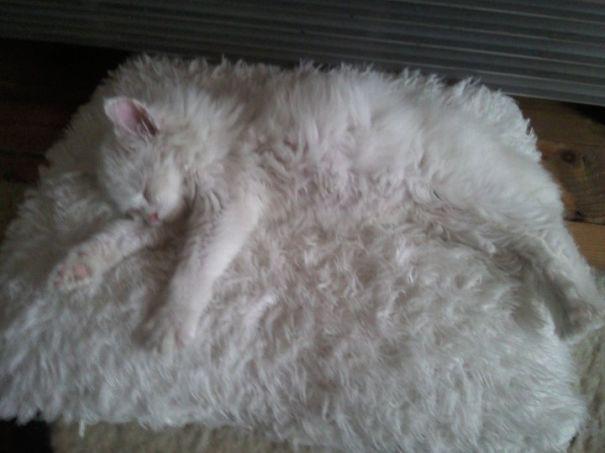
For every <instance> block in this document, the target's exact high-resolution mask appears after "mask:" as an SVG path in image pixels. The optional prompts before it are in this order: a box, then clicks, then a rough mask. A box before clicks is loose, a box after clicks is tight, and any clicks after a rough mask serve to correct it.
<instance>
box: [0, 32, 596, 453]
mask: <svg viewBox="0 0 605 453" xmlns="http://www.w3.org/2000/svg"><path fill="white" fill-rule="evenodd" d="M126 57H127V54H126V53H125V52H121V51H114V50H102V49H91V48H82V47H72V46H65V45H57V44H40V43H27V42H18V41H6V40H0V213H2V212H4V213H12V212H14V206H9V205H8V204H9V203H12V204H14V203H15V202H14V200H15V197H14V196H12V191H21V190H22V188H23V187H24V186H27V185H33V184H35V183H36V180H37V174H38V172H37V168H38V166H39V165H41V164H44V157H43V153H44V152H45V150H46V149H47V148H48V147H49V145H50V144H52V143H53V142H54V141H55V140H57V139H58V138H59V137H60V136H61V133H62V130H63V129H64V128H65V126H66V125H67V123H68V121H69V118H70V116H71V114H72V113H73V112H74V111H75V109H76V107H77V106H78V105H80V104H82V103H83V102H85V101H86V100H87V99H88V97H89V95H90V93H91V92H92V90H93V89H94V87H95V86H96V85H97V84H98V83H99V81H100V80H101V79H102V78H103V77H104V75H105V74H106V72H107V71H108V70H109V69H112V68H114V67H116V66H117V65H118V64H119V63H120V62H121V61H122V60H123V59H124V58H126ZM518 102H519V105H520V106H521V109H522V110H523V113H524V114H525V116H526V117H527V118H529V119H530V120H531V124H532V127H533V128H534V130H535V131H536V133H537V135H538V137H539V148H540V150H541V152H542V155H543V160H544V164H545V165H546V167H547V168H548V169H549V170H550V171H551V172H552V174H553V175H554V176H555V177H556V179H557V180H558V181H559V183H560V185H561V187H562V189H563V193H564V197H563V199H564V202H565V206H566V217H567V219H568V220H569V227H570V229H571V231H572V233H573V235H574V237H575V239H576V241H577V243H578V245H579V246H580V249H581V250H582V251H583V253H584V254H585V256H586V257H587V258H588V260H589V261H590V262H591V263H592V264H593V265H594V266H596V267H599V268H601V269H605V108H596V107H586V106H579V105H572V104H565V103H560V102H552V101H544V100H537V99H525V98H519V99H518ZM9 217H10V214H4V217H2V216H0V238H1V232H2V231H3V229H4V228H3V227H4V226H5V224H6V222H8V221H9ZM32 426H34V428H33V431H32V428H29V429H25V430H23V429H22V430H12V429H10V428H9V425H7V424H0V453H3V452H13V451H14V452H17V451H48V450H47V449H48V446H47V445H45V442H47V440H44V439H47V436H46V435H45V434H44V433H43V432H42V434H40V433H41V431H40V430H41V429H42V431H43V428H40V425H32ZM32 433H33V434H32ZM32 436H34V437H35V436H38V437H37V438H39V439H42V440H41V441H40V443H39V444H36V445H39V448H40V449H39V450H38V449H35V448H33V447H31V446H30V443H28V442H29V441H31V440H32V439H33V438H34V437H32ZM45 436H46V437H45Z"/></svg>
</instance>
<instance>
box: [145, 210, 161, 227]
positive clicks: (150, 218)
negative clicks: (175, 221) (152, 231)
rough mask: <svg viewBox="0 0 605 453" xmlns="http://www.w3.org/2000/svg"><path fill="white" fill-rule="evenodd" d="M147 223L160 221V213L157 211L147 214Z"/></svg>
mask: <svg viewBox="0 0 605 453" xmlns="http://www.w3.org/2000/svg"><path fill="white" fill-rule="evenodd" d="M147 220H148V221H149V223H151V224H154V223H158V222H159V221H160V215H159V214H158V213H157V212H152V213H151V214H149V215H148V216H147Z"/></svg>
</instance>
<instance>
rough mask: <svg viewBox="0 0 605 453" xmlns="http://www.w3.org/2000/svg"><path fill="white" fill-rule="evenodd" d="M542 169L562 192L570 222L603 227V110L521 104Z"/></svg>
mask: <svg viewBox="0 0 605 453" xmlns="http://www.w3.org/2000/svg"><path fill="white" fill-rule="evenodd" d="M517 101H518V103H519V106H520V107H521V109H522V111H523V114H524V115H525V117H526V118H528V119H529V120H530V122H531V125H532V128H533V129H534V131H535V132H536V134H537V135H538V138H539V141H538V148H539V149H540V151H541V152H542V156H543V163H544V165H545V166H546V168H547V169H548V170H549V171H550V172H551V173H552V174H553V176H554V177H555V178H556V180H557V181H558V182H559V184H560V186H561V188H562V190H563V200H564V202H565V207H566V218H567V219H569V220H581V221H584V222H590V223H598V224H605V108H601V107H588V106H580V105H573V104H565V103H562V102H555V101H547V100H542V99H527V98H517Z"/></svg>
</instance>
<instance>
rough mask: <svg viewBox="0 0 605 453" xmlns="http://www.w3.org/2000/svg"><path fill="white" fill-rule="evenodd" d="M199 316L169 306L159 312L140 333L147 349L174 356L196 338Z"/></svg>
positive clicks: (145, 324) (190, 311) (192, 312)
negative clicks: (173, 354)
mask: <svg viewBox="0 0 605 453" xmlns="http://www.w3.org/2000/svg"><path fill="white" fill-rule="evenodd" d="M198 318H199V314H198V313H197V312H194V311H192V310H187V309H183V308H178V307H172V306H170V305H169V304H168V305H165V306H163V307H161V308H160V309H159V310H157V311H156V312H155V313H154V314H153V316H151V317H150V318H149V319H148V320H147V321H146V322H145V323H144V324H143V325H142V326H141V327H140V328H139V331H138V335H137V336H138V337H139V340H140V342H141V343H142V344H143V346H144V347H145V348H146V349H149V350H151V351H153V352H156V353H160V354H172V353H174V352H176V351H178V350H180V349H183V348H184V347H186V346H187V345H189V344H190V343H191V342H192V341H193V339H194V338H195V334H196V330H197V323H198Z"/></svg>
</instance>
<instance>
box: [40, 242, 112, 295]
mask: <svg viewBox="0 0 605 453" xmlns="http://www.w3.org/2000/svg"><path fill="white" fill-rule="evenodd" d="M100 267H101V266H100V262H99V260H98V259H97V258H95V256H94V255H93V254H91V253H90V251H86V250H83V249H79V250H75V251H73V252H71V253H69V254H68V255H67V257H66V258H65V259H63V260H62V261H61V262H60V263H59V264H58V265H57V266H56V267H55V269H54V270H53V271H52V273H51V277H50V282H51V284H52V286H53V287H54V288H55V289H59V290H64V291H70V290H72V289H76V288H78V287H81V286H84V285H87V284H88V283H90V281H91V280H92V279H93V278H94V276H95V275H97V274H98V271H99V269H100Z"/></svg>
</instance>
